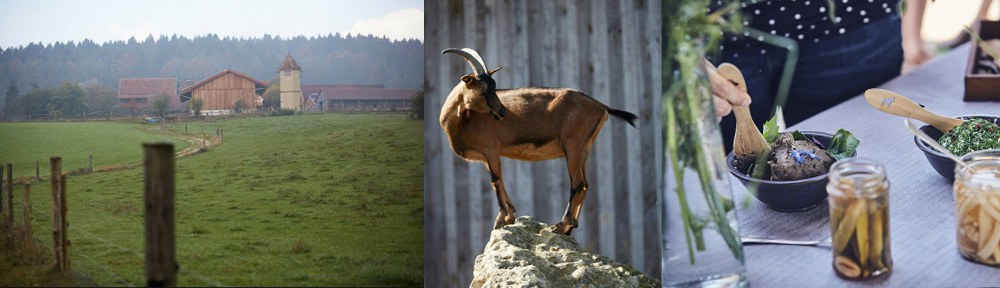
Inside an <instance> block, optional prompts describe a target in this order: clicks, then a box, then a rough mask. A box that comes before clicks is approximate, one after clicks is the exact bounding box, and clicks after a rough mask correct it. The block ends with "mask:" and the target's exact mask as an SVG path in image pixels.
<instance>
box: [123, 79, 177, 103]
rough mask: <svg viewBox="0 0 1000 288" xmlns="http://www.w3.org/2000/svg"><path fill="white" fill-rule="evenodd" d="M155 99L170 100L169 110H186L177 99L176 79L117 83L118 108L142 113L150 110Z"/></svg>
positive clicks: (125, 80)
mask: <svg viewBox="0 0 1000 288" xmlns="http://www.w3.org/2000/svg"><path fill="white" fill-rule="evenodd" d="M156 97H168V98H170V110H175V111H181V110H186V108H185V105H184V104H183V103H181V101H180V98H179V97H177V78H127V79H121V80H119V81H118V106H119V107H121V108H125V109H133V110H138V111H142V110H144V109H148V108H152V105H153V101H155V100H156Z"/></svg>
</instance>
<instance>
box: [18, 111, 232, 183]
mask: <svg viewBox="0 0 1000 288" xmlns="http://www.w3.org/2000/svg"><path fill="white" fill-rule="evenodd" d="M159 127H160V126H159V125H143V124H136V123H129V122H111V121H105V122H28V123H0V161H3V164H4V165H6V164H7V163H11V164H13V165H14V178H20V177H34V176H35V161H40V162H39V166H40V168H39V169H40V170H41V171H40V172H41V175H48V174H49V158H50V157H52V156H59V157H62V168H63V172H66V171H70V170H77V169H84V168H87V165H88V163H87V156H88V155H94V169H97V167H100V166H109V165H115V164H127V163H134V162H139V161H141V160H142V142H145V141H157V140H161V141H171V142H173V143H174V146H175V147H177V148H178V149H183V148H186V147H187V146H188V143H187V141H184V140H182V139H178V138H172V137H167V136H164V135H162V134H154V133H150V132H149V131H153V130H157V129H159ZM181 129H183V127H181ZM147 130H149V131H147ZM213 131H214V130H213ZM4 167H6V166H4ZM5 169H6V168H5ZM5 177H6V176H5Z"/></svg>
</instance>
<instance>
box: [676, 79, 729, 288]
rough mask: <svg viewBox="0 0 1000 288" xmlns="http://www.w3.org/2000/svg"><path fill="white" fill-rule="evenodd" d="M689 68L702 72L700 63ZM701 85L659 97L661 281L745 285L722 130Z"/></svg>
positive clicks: (705, 284) (679, 284) (691, 284)
mask: <svg viewBox="0 0 1000 288" xmlns="http://www.w3.org/2000/svg"><path fill="white" fill-rule="evenodd" d="M694 68H695V71H691V72H693V73H696V74H698V75H704V67H702V66H701V65H696V66H694ZM682 73H683V72H682ZM698 79H699V80H698V81H705V80H704V77H699V78H698ZM706 85H707V83H704V82H701V83H699V84H697V85H685V86H686V88H682V89H680V90H679V91H680V92H678V93H675V94H673V95H670V94H669V93H667V94H666V95H665V98H664V111H663V112H664V127H663V133H664V135H665V136H666V137H665V139H664V140H665V141H664V146H665V151H664V152H665V153H664V155H665V158H666V160H665V162H664V166H665V169H664V170H665V171H666V174H665V175H664V187H663V192H662V193H663V199H664V201H663V202H662V203H663V222H662V223H663V235H662V245H663V249H662V251H663V252H662V253H663V254H662V261H663V262H662V266H661V267H662V269H663V270H662V277H663V282H662V283H663V285H664V286H665V287H746V286H748V280H747V277H746V266H745V262H744V256H743V246H742V244H741V243H740V240H739V235H740V233H739V225H738V224H737V217H736V211H735V209H734V205H733V192H732V190H731V186H730V184H729V173H728V172H727V171H728V169H727V166H726V164H725V157H724V155H723V151H724V146H723V145H722V135H721V133H720V129H719V124H718V122H717V120H716V118H715V114H714V111H715V109H714V107H713V106H712V105H713V103H712V98H711V97H712V95H711V93H709V92H708V90H707V88H706V87H707V86H706Z"/></svg>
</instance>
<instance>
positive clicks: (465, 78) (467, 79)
mask: <svg viewBox="0 0 1000 288" xmlns="http://www.w3.org/2000/svg"><path fill="white" fill-rule="evenodd" d="M475 80H476V77H472V76H469V75H465V76H462V82H465V84H471V83H472V81H475Z"/></svg>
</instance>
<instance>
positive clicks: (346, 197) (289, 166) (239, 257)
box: [0, 114, 423, 286]
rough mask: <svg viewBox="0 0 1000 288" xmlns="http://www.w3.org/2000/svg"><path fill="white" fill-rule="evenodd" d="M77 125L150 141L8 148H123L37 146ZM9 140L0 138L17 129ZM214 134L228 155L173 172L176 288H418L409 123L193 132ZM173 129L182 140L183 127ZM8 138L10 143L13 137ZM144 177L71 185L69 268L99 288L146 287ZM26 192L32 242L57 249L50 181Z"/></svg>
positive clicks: (42, 127)
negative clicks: (80, 130)
mask: <svg viewBox="0 0 1000 288" xmlns="http://www.w3.org/2000/svg"><path fill="white" fill-rule="evenodd" d="M69 124H80V125H81V126H88V125H96V126H101V128H100V130H101V132H99V133H98V135H130V134H131V133H140V134H142V133H147V132H143V130H144V129H145V128H147V127H148V125H142V124H121V123H33V124H31V125H32V126H34V125H37V127H32V128H35V129H36V131H42V132H36V133H34V134H35V135H31V136H19V137H17V138H14V139H13V140H10V139H8V140H4V141H8V142H4V143H5V145H11V142H10V141H13V145H15V146H18V147H24V148H23V149H21V150H19V151H20V152H17V153H27V154H31V155H48V154H52V152H50V151H48V150H52V149H68V148H65V147H63V146H85V147H93V146H100V145H111V144H109V143H111V142H114V143H115V144H114V145H118V141H115V140H113V139H110V140H109V139H107V138H112V137H93V135H90V134H75V135H77V136H78V137H79V138H73V137H69V135H67V134H66V133H62V134H61V135H57V136H58V137H61V139H62V142H61V143H64V144H63V146H58V147H43V146H38V145H31V144H29V142H34V141H37V140H34V139H36V138H40V137H56V136H50V135H48V131H59V129H56V128H49V127H48V125H51V126H52V127H60V126H63V125H69ZM6 125H7V124H5V125H4V126H6ZM17 125H27V124H17ZM4 126H0V129H11V128H10V127H4ZM216 126H218V127H222V128H223V129H224V131H225V143H224V144H222V145H221V146H217V147H214V148H211V149H209V151H208V152H206V153H201V154H196V155H193V156H190V157H185V158H182V159H179V160H177V163H176V165H177V175H176V181H177V195H176V199H177V206H176V209H177V212H176V213H177V215H176V216H177V258H178V261H179V263H180V266H181V269H180V272H179V275H178V279H179V282H178V284H179V285H182V286H203V285H208V286H216V285H256V286H300V285H311V286H336V285H379V286H384V285H421V284H422V283H423V144H422V143H423V140H422V130H423V128H422V124H421V122H420V121H411V120H406V118H405V116H403V115H357V114H352V115H341V114H323V115H302V116H285V117H251V118H242V119H231V120H221V121H215V122H195V123H190V124H189V128H188V129H189V131H201V129H204V130H205V131H212V132H214V131H215V130H214V129H215V127H216ZM15 128H17V127H15ZM172 128H173V129H175V130H181V131H183V126H174V127H172ZM14 130H17V129H14ZM0 131H4V134H3V135H4V136H3V138H9V137H7V134H6V131H8V130H0ZM43 135H44V136H43ZM147 136H149V137H151V138H150V139H156V138H162V136H156V135H152V134H149V135H147ZM136 137H139V136H136ZM178 143H183V142H178ZM19 145H21V146H19ZM130 146H131V147H130ZM36 150H43V151H36ZM132 150H135V151H138V152H136V154H134V155H133V156H128V155H117V156H120V157H121V158H116V159H123V160H122V161H123V162H133V161H135V160H136V159H138V158H137V157H139V156H137V155H141V149H139V148H138V144H135V143H133V144H129V145H125V146H124V147H119V148H117V149H116V151H118V153H119V154H128V153H133V152H132ZM8 151H9V150H2V151H0V161H8V160H6V159H11V158H13V159H14V161H28V160H23V159H22V158H24V159H30V158H27V157H22V156H20V155H18V156H14V155H13V154H12V153H10V152H8ZM60 151H71V150H60ZM78 151H83V150H78ZM65 153H70V152H65ZM73 153H76V154H79V152H73ZM112 154H115V153H112ZM66 155H69V154H66ZM130 155H132V154H130ZM64 157H65V156H64ZM130 157H131V158H130ZM109 158H110V157H109ZM19 159H22V160H19ZM95 162H97V154H95ZM15 165H16V164H15ZM95 165H96V163H95ZM15 170H16V169H15ZM31 172H32V174H33V173H34V171H31ZM142 173H143V171H142V168H141V167H140V168H137V169H129V170H119V171H113V172H100V173H94V174H89V175H79V176H73V177H70V178H69V183H68V185H67V186H68V187H67V194H68V200H69V216H68V219H69V223H70V231H69V238H70V241H71V242H72V245H71V255H72V259H73V268H74V270H75V271H78V272H81V273H82V274H84V275H86V276H87V277H89V278H90V279H92V280H93V281H94V282H95V283H97V284H99V285H113V286H130V285H139V286H141V285H145V277H144V272H143V271H144V270H143V265H144V262H143V253H144V252H143V251H144V250H143V249H144V248H143V235H144V234H143V203H142V193H143V192H142V189H143V183H142V179H143V178H142V177H143V176H142ZM19 175H20V174H19ZM32 185H33V186H32V200H33V203H34V204H33V207H34V209H33V210H32V211H33V216H32V217H33V219H32V220H33V221H32V223H33V227H34V230H35V238H36V239H39V240H42V241H43V242H45V243H46V244H49V243H51V241H52V239H51V233H49V232H48V231H51V222H50V216H51V208H50V207H51V196H50V195H51V193H50V190H49V189H50V188H49V186H48V183H47V181H42V182H35V183H34V184H32ZM16 190H17V191H22V190H21V189H20V188H17V189H16ZM15 195H16V196H17V197H16V198H15V202H16V203H20V198H21V196H20V195H19V194H15ZM46 200H48V201H46ZM15 209H18V210H16V211H20V210H19V209H21V207H20V206H16V207H15ZM15 218H16V221H21V220H20V217H15Z"/></svg>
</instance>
